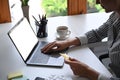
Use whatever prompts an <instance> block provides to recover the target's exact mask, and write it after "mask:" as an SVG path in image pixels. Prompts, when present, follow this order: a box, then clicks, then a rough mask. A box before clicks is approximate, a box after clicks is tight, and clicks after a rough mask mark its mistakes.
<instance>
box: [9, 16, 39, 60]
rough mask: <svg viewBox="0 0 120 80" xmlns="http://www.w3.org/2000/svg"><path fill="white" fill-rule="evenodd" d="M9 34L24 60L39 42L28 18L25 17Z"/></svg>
mask: <svg viewBox="0 0 120 80" xmlns="http://www.w3.org/2000/svg"><path fill="white" fill-rule="evenodd" d="M9 36H10V38H11V39H12V41H13V43H14V45H15V46H16V48H17V49H18V51H19V52H20V54H21V56H22V57H23V59H24V60H26V59H27V57H28V56H29V54H30V52H31V51H32V49H33V47H34V46H35V45H36V43H37V42H38V39H37V37H36V35H35V33H34V32H33V30H32V28H31V26H30V25H29V23H28V21H27V19H26V18H23V20H21V22H20V23H19V24H18V25H16V26H15V27H14V28H13V29H12V30H11V31H10V32H9Z"/></svg>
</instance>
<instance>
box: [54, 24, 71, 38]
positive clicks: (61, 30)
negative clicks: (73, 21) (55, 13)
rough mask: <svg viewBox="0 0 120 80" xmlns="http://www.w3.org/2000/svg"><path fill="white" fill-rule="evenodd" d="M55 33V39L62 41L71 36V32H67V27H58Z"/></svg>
mask: <svg viewBox="0 0 120 80" xmlns="http://www.w3.org/2000/svg"><path fill="white" fill-rule="evenodd" d="M56 31H57V38H58V39H62V40H63V39H66V38H68V37H69V35H70V34H71V31H70V30H68V27H67V26H58V27H57V30H56Z"/></svg>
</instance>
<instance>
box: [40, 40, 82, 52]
mask: <svg viewBox="0 0 120 80" xmlns="http://www.w3.org/2000/svg"><path fill="white" fill-rule="evenodd" d="M72 45H80V40H79V39H78V38H73V39H69V40H65V41H54V42H51V43H49V44H48V45H46V46H45V47H44V48H42V49H41V51H42V52H43V53H48V52H52V51H60V50H63V49H66V48H68V47H69V46H72Z"/></svg>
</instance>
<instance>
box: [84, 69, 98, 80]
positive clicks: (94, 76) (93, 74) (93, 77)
mask: <svg viewBox="0 0 120 80" xmlns="http://www.w3.org/2000/svg"><path fill="white" fill-rule="evenodd" d="M99 75H100V74H99V73H98V72H97V71H95V70H93V69H91V68H88V71H86V77H87V78H89V79H90V80H98V77H99Z"/></svg>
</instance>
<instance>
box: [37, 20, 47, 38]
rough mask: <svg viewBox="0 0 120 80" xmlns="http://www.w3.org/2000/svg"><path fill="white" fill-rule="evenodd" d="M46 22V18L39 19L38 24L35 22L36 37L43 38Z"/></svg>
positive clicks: (45, 31) (45, 35)
mask: <svg viewBox="0 0 120 80" xmlns="http://www.w3.org/2000/svg"><path fill="white" fill-rule="evenodd" d="M47 22H48V20H42V21H40V24H37V23H36V27H37V37H39V38H44V37H47V36H48V34H47V30H46V29H47Z"/></svg>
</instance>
